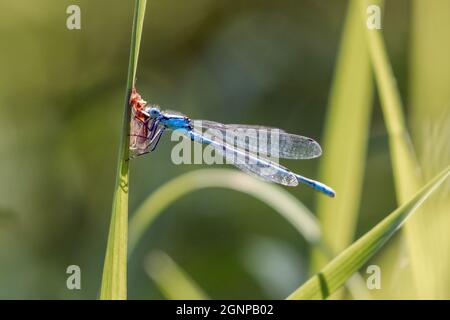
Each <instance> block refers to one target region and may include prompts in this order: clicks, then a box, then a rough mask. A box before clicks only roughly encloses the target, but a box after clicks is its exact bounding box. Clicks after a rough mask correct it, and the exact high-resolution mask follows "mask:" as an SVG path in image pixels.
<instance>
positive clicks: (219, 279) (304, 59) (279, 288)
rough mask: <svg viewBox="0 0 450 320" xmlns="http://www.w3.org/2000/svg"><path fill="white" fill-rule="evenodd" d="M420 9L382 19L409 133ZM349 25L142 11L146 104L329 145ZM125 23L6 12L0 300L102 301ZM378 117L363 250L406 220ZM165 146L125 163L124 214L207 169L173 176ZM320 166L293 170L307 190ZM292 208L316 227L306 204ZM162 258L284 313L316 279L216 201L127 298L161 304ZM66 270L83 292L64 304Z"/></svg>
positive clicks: (171, 7) (237, 204) (229, 197)
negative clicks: (304, 212) (70, 23)
mask: <svg viewBox="0 0 450 320" xmlns="http://www.w3.org/2000/svg"><path fill="white" fill-rule="evenodd" d="M70 4H77V5H79V6H80V8H81V30H68V29H67V28H66V18H67V16H68V15H67V14H66V8H67V6H69V5H70ZM411 7H412V1H407V0H402V1H389V2H388V4H387V5H386V15H385V16H384V17H383V18H384V23H383V29H384V36H385V40H386V44H387V49H388V52H389V57H390V60H391V63H392V65H393V71H394V74H395V75H396V77H397V81H398V85H399V89H400V92H401V94H402V98H403V100H404V102H405V105H406V106H407V110H406V116H407V119H408V120H409V111H408V110H409V103H408V102H409V100H408V96H409V95H410V92H409V91H408V76H409V69H408V63H409V61H410V60H409V59H410V56H409V49H410V46H411V44H410V42H409V39H410V32H411V29H410V24H411V11H412V8H411ZM346 9H347V1H331V0H329V1H312V0H310V1H298V0H292V1H275V0H271V1H269V0H265V1H229V0H191V1H175V0H164V1H163V0H149V1H148V4H147V13H146V20H145V24H144V31H143V37H142V43H141V51H140V58H139V68H138V73H137V85H138V88H139V91H140V93H141V94H142V95H143V97H144V98H145V99H146V100H147V101H150V102H152V103H157V104H159V105H161V106H162V108H168V109H174V110H179V111H181V112H183V113H185V114H187V115H189V116H190V117H191V118H197V119H210V120H214V121H220V122H224V123H248V124H262V125H269V126H276V127H280V128H283V129H285V130H287V131H289V132H293V133H298V134H303V135H306V136H309V137H312V138H314V139H316V140H317V141H319V142H321V141H322V139H323V138H322V137H323V133H324V123H325V116H326V110H327V104H328V99H329V95H330V87H331V83H332V79H333V73H334V69H335V62H336V57H337V52H338V49H339V42H340V37H341V33H342V29H343V25H344V21H345V16H346ZM132 14H133V1H118V0H115V1H106V0H95V1H87V0H86V1H75V0H73V1H62V0H41V1H35V2H30V1H28V2H24V1H12V0H2V1H1V2H0V39H1V42H0V74H1V75H0V150H1V157H0V181H1V183H0V298H9V299H11V298H13V299H14V298H26V299H28V298H32V299H37V298H57V299H72V298H73V299H79V298H88V299H94V298H96V297H97V296H98V290H99V288H100V281H101V273H102V267H103V259H104V254H105V247H106V239H107V232H108V226H109V221H110V214H111V200H112V192H113V185H114V175H115V169H116V168H115V165H116V157H117V149H118V140H119V130H120V129H121V117H122V112H123V101H124V90H125V82H126V72H127V65H128V53H129V41H130V31H131V22H132ZM445 41H447V42H448V39H446V40H445ZM418 63H420V59H419V62H418ZM448 102H449V101H448V100H447V103H448ZM374 103H375V105H374V109H373V114H372V118H371V119H372V120H371V127H370V134H369V146H368V153H367V164H366V169H365V172H364V182H363V192H362V200H361V208H360V209H359V218H358V225H357V230H356V234H357V235H361V234H363V233H365V232H366V231H367V230H369V229H370V228H371V227H372V226H373V225H374V224H375V223H376V222H378V221H379V220H380V219H381V218H382V217H384V216H385V215H386V214H387V213H389V212H391V211H392V210H393V209H395V208H396V207H397V204H396V197H395V191H394V186H393V178H392V170H391V163H390V158H389V146H388V138H387V134H386V129H385V125H384V122H383V117H382V114H381V110H380V108H379V105H378V100H377V98H375V102H374ZM446 108H447V109H448V105H447V107H446ZM440 118H441V120H442V117H440ZM446 119H448V117H447V118H446ZM447 132H448V131H447ZM447 138H448V137H447ZM172 146H173V143H172V142H170V139H169V136H166V137H165V139H163V141H162V142H161V143H160V145H159V147H158V151H157V152H155V153H152V154H150V155H146V156H143V157H140V158H138V159H136V160H134V161H133V162H132V164H131V177H130V187H129V188H130V213H131V212H133V211H134V209H136V208H137V207H138V206H139V204H140V203H141V202H142V201H143V200H144V199H145V198H146V197H147V196H148V195H149V194H150V193H151V192H152V191H153V190H155V189H156V188H157V187H158V186H160V185H162V184H163V183H164V182H167V181H169V180H170V179H172V178H174V177H177V176H178V175H180V174H182V173H185V172H188V171H191V170H193V169H198V168H201V167H203V166H201V165H186V166H177V165H174V164H173V163H172V162H171V160H170V152H171V147H172ZM441 148H448V144H444V145H443V147H441ZM324 152H326V150H324ZM447 155H448V154H447ZM446 159H447V160H448V158H446ZM319 161H320V160H318V159H315V160H310V161H287V162H285V164H286V165H287V166H288V167H289V168H291V169H292V170H293V171H295V172H299V173H302V174H304V175H306V176H310V177H313V178H314V177H317V175H318V166H319ZM205 167H206V166H205ZM336 170H339V168H336ZM323 182H325V183H327V181H323ZM289 192H291V193H292V194H293V195H295V196H296V197H297V198H298V199H300V200H301V201H302V202H303V203H304V204H305V205H306V206H307V207H308V208H310V209H311V210H312V211H313V212H314V209H315V207H316V202H315V200H316V197H317V195H316V194H315V193H314V192H313V191H311V190H309V189H308V188H304V187H298V188H292V189H289ZM338 196H339V194H338ZM329 201H333V200H331V199H330V200H329ZM389 245H390V243H389V244H388V246H389ZM155 249H158V250H162V251H165V252H167V253H168V254H169V255H170V256H171V257H172V258H173V259H174V260H175V261H176V262H177V263H178V264H179V265H181V266H182V267H183V269H184V270H186V272H187V273H188V274H190V275H191V276H192V278H193V279H195V281H196V282H197V283H199V284H200V285H201V287H202V288H203V289H204V290H205V291H206V292H207V293H208V294H209V295H210V296H211V297H212V298H218V299H219V298H222V299H224V298H255V299H258V298H284V297H286V296H287V295H288V294H289V293H291V292H292V291H293V290H294V289H295V288H297V287H298V286H299V285H300V284H301V283H302V282H303V281H304V280H306V279H307V277H308V268H309V264H310V261H309V260H310V258H309V257H310V250H309V247H308V245H307V244H306V242H305V240H304V239H303V238H301V237H300V236H299V234H298V233H297V231H296V230H295V229H294V228H293V227H292V226H291V225H290V224H289V223H288V222H286V221H285V220H284V219H283V218H281V217H280V216H279V215H278V214H275V213H274V211H273V210H272V209H270V208H268V207H267V206H265V205H264V204H262V203H261V202H259V201H257V200H255V199H253V198H250V197H248V196H246V195H243V194H240V193H238V192H234V191H229V190H222V189H206V190H202V191H201V192H195V193H192V194H190V195H189V196H187V197H184V198H182V199H181V200H179V201H178V202H176V203H175V204H173V205H172V206H170V208H169V209H168V210H166V211H165V212H164V214H163V215H161V217H159V218H158V219H157V221H156V222H155V223H154V224H153V225H152V227H151V230H150V232H147V233H146V235H145V236H144V239H143V240H142V241H141V242H140V243H139V244H138V247H137V248H136V251H135V252H134V253H133V255H132V256H131V258H130V262H129V270H128V277H129V279H128V281H129V282H128V293H129V298H140V299H147V298H153V299H154V298H162V297H163V296H162V295H161V293H160V292H159V290H158V288H157V287H156V286H155V284H154V283H153V282H152V281H151V280H150V279H149V278H148V276H147V275H146V273H145V271H144V268H143V262H144V260H145V257H146V256H147V255H148V253H150V252H152V250H155ZM72 264H76V265H79V266H80V267H81V273H82V290H73V291H70V290H67V288H66V278H67V274H66V268H67V266H69V265H72ZM258 266H259V267H258ZM261 266H266V268H261ZM446 280H449V279H446Z"/></svg>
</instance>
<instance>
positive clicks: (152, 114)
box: [145, 107, 161, 118]
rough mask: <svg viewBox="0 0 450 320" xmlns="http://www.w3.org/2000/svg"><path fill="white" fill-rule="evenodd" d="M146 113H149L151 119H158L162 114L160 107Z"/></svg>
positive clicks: (150, 109)
mask: <svg viewBox="0 0 450 320" xmlns="http://www.w3.org/2000/svg"><path fill="white" fill-rule="evenodd" d="M145 111H147V113H148V114H149V115H150V118H157V117H159V115H160V114H161V111H160V110H159V108H158V107H150V108H148V109H147V110H145Z"/></svg>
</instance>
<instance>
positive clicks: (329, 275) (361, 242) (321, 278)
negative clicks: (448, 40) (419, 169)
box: [288, 166, 450, 299]
mask: <svg viewBox="0 0 450 320" xmlns="http://www.w3.org/2000/svg"><path fill="white" fill-rule="evenodd" d="M449 175H450V166H448V167H447V168H446V169H445V170H444V171H442V172H441V173H440V174H439V175H438V176H436V177H435V178H434V179H433V180H432V181H430V182H429V183H428V184H427V185H426V186H424V187H423V188H422V189H421V190H420V191H419V192H417V193H416V194H415V195H414V197H412V198H411V199H410V200H409V201H407V202H406V203H405V204H404V205H402V206H401V207H399V208H398V209H396V210H395V211H394V212H392V213H391V214H389V215H388V216H387V217H386V218H384V219H383V220H382V221H381V222H380V223H378V224H377V225H376V226H375V227H373V228H372V229H371V230H370V231H369V232H367V233H366V234H365V235H364V236H362V237H361V238H360V239H358V240H357V241H356V242H354V243H353V244H352V245H351V246H350V247H348V248H347V249H346V250H344V251H343V252H342V253H341V254H340V255H339V256H337V257H336V258H335V259H333V260H332V261H331V262H330V263H329V264H327V265H326V266H325V267H324V268H323V269H322V270H321V271H320V272H319V273H317V274H316V275H315V276H313V277H312V278H311V279H309V280H308V281H307V282H306V283H305V284H303V285H302V286H301V287H300V288H298V289H297V290H296V291H294V292H293V293H292V294H291V295H290V296H289V297H288V299H326V298H327V297H329V295H330V294H332V293H334V292H335V291H336V290H337V289H339V288H340V287H341V286H342V285H343V284H344V283H345V281H347V280H348V279H349V277H351V276H352V275H353V274H354V273H355V272H356V271H357V270H358V269H359V268H361V267H362V266H363V265H364V263H366V262H367V260H368V259H369V258H370V257H372V256H373V255H374V254H375V253H376V252H377V251H378V250H379V249H380V248H381V247H382V246H383V245H384V244H385V243H386V241H388V240H389V238H390V237H391V236H392V235H393V234H394V233H395V232H396V231H397V230H398V229H399V228H400V227H401V226H402V225H403V223H404V222H405V221H406V220H407V219H408V218H409V217H410V216H411V214H412V213H413V212H414V211H415V210H416V209H417V208H419V207H420V206H421V205H422V203H423V202H424V201H425V200H426V199H427V198H428V197H429V196H430V195H431V194H432V193H433V192H434V191H435V190H436V189H437V188H438V187H439V186H440V185H441V184H442V183H443V182H444V181H445V180H446V179H447V178H448V176H449Z"/></svg>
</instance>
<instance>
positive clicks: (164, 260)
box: [145, 251, 209, 300]
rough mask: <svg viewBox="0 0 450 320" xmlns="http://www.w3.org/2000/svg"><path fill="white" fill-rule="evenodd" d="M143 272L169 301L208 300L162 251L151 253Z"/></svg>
mask: <svg viewBox="0 0 450 320" xmlns="http://www.w3.org/2000/svg"><path fill="white" fill-rule="evenodd" d="M145 270H146V272H147V274H148V276H149V277H150V278H151V279H152V280H153V281H154V282H155V283H156V285H157V286H158V288H159V289H160V291H161V292H162V293H164V295H165V296H166V297H167V298H168V299H170V300H186V299H187V300H208V299H209V297H208V296H207V295H206V293H205V292H204V291H203V290H202V289H201V288H200V287H199V286H198V285H197V283H196V282H195V281H194V280H193V279H192V278H191V277H190V276H189V275H188V274H187V273H186V272H185V271H184V270H183V269H181V267H180V266H178V265H177V263H175V261H173V260H172V258H171V257H169V256H168V255H167V254H166V253H164V252H162V251H155V252H152V253H151V254H150V255H149V256H148V258H147V259H146V261H145Z"/></svg>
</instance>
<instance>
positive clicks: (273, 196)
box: [130, 169, 321, 252]
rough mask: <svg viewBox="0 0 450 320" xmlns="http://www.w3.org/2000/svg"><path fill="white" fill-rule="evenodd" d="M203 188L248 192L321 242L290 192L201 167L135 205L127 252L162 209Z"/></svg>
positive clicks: (316, 226) (241, 175)
mask: <svg viewBox="0 0 450 320" xmlns="http://www.w3.org/2000/svg"><path fill="white" fill-rule="evenodd" d="M203 188H227V189H232V190H236V191H239V192H243V193H246V194H249V195H251V196H253V197H255V198H257V199H259V200H261V201H262V202H264V203H266V204H267V205H269V206H270V207H272V208H273V209H275V210H276V211H277V212H278V213H280V214H281V215H282V216H283V217H284V218H286V219H287V220H288V221H289V222H290V223H291V224H292V225H293V226H294V227H295V228H296V229H297V230H298V231H299V233H301V234H302V235H303V236H304V237H305V239H306V240H307V241H308V242H310V243H312V244H318V245H320V239H321V232H320V227H319V224H318V223H317V221H316V219H315V217H314V215H313V214H312V213H311V212H310V211H309V210H308V209H307V208H306V207H305V206H304V205H303V204H302V203H301V202H300V201H299V200H297V199H296V198H295V197H294V196H293V195H291V194H290V193H289V192H287V191H285V190H284V189H282V188H281V187H279V186H277V185H273V184H268V183H266V182H262V181H259V180H257V179H255V178H252V177H250V176H248V175H247V174H244V173H242V172H240V171H236V170H231V169H201V170H196V171H191V172H189V173H186V174H184V175H182V176H179V177H176V178H175V179H173V180H171V181H169V182H167V183H166V184H164V185H163V186H161V187H160V188H158V190H156V191H155V192H153V193H152V194H151V195H150V196H149V197H148V198H147V199H146V200H145V201H144V203H143V204H142V205H141V206H140V207H139V208H138V209H137V211H136V213H135V214H133V216H132V218H131V220H130V252H131V251H132V250H133V249H134V247H135V246H136V244H137V242H138V241H139V239H140V238H141V237H142V235H143V233H144V232H145V230H147V229H148V228H149V227H150V225H151V223H152V222H153V221H154V220H155V218H156V217H157V216H158V215H159V214H160V213H161V212H162V211H164V209H166V208H167V207H168V206H169V205H170V204H172V203H173V202H175V201H176V200H177V199H179V198H181V197H182V196H184V195H186V194H188V193H190V192H193V191H197V190H200V189H203Z"/></svg>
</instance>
